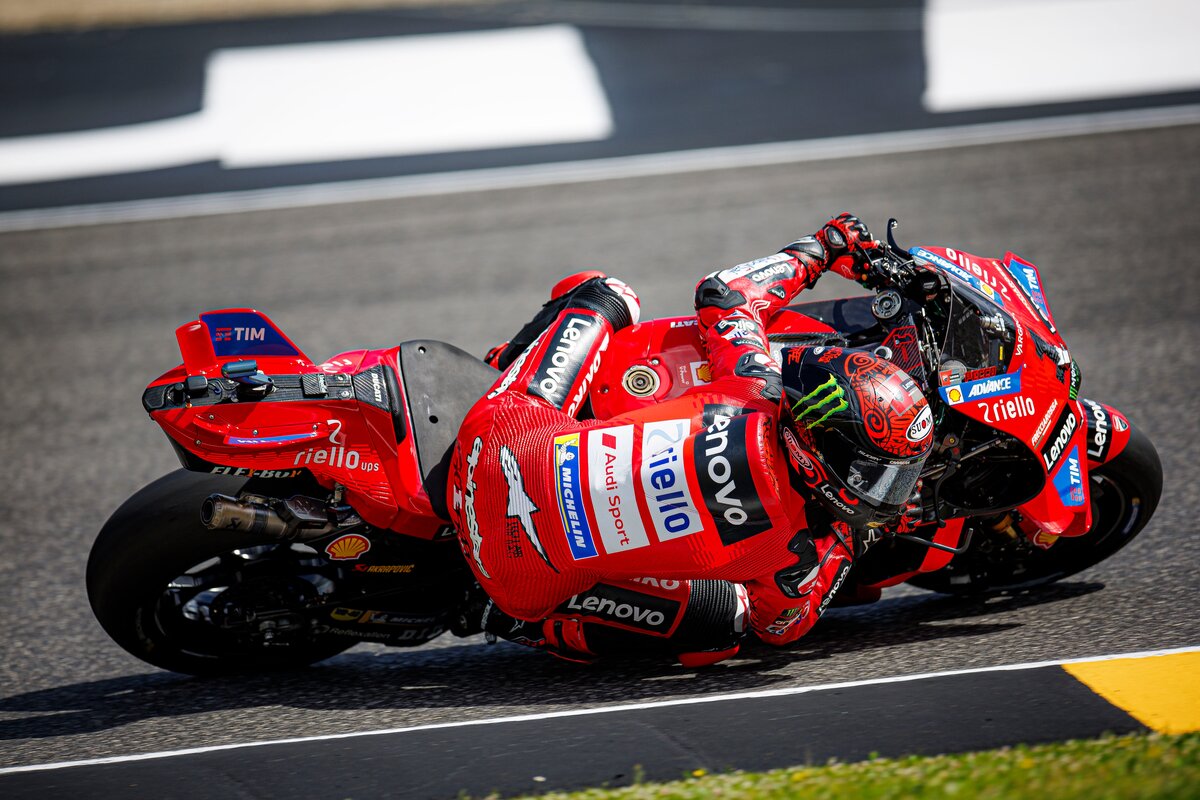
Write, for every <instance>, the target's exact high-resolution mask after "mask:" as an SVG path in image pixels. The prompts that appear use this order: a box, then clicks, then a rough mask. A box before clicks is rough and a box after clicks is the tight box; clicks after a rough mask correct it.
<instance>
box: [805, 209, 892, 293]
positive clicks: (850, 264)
mask: <svg viewBox="0 0 1200 800" xmlns="http://www.w3.org/2000/svg"><path fill="white" fill-rule="evenodd" d="M817 239H818V241H820V242H821V244H822V246H824V248H825V263H826V265H827V266H828V268H829V269H831V270H833V271H834V272H836V273H837V274H839V275H841V276H842V277H843V278H849V279H850V280H852V281H862V280H865V279H866V278H867V277H868V274H869V270H870V262H869V261H868V260H867V253H868V251H870V250H874V249H875V248H877V247H879V246H880V245H879V242H878V241H876V240H875V239H874V238H873V237H872V236H871V233H870V231H868V230H867V226H866V225H865V224H863V222H862V220H860V219H859V218H858V217H856V216H854V215H853V214H848V213H842V214H839V215H837V216H836V217H834V218H833V219H831V220H829V222H827V223H825V227H824V228H822V229H821V230H820V231H819V232H818V233H817Z"/></svg>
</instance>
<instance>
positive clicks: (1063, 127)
mask: <svg viewBox="0 0 1200 800" xmlns="http://www.w3.org/2000/svg"><path fill="white" fill-rule="evenodd" d="M1198 123H1200V104H1195V105H1183V106H1169V107H1164V108H1152V109H1137V110H1132V111H1108V112H1102V113H1096V114H1076V115H1072V116H1064V117H1047V118H1044V119H1034V120H1016V121H1013V122H992V123H983V124H978V125H961V126H957V127H944V128H930V129H926V130H915V131H899V132H894V133H873V134H864V135H860V136H837V137H832V138H828V139H809V140H803V141H793V142H777V143H771V144H757V145H742V146H736V147H713V148H708V149H704V150H683V151H678V152H674V153H655V154H650V155H638V156H622V157H619V158H599V159H592V160H587V161H567V162H560V163H556V164H535V165H531V166H520V167H497V168H493V169H477V170H466V171H462V172H443V173H438V174H433V175H410V176H404V177H398V178H372V179H369V180H358V181H343V182H338V183H320V184H309V185H305V186H285V187H278V188H272V189H257V190H252V191H241V192H222V193H216V194H198V195H190V196H186V197H168V198H158V199H151V200H133V201H129V202H122V203H103V204H98V205H84V206H66V207H63V208H46V209H30V210H25V211H8V212H0V233H3V232H8V231H28V230H40V229H46V228H67V227H74V226H78V225H101V224H106V223H121V222H145V221H151V220H166V219H179V218H183V217H200V216H211V215H218V214H237V213H243V212H247V211H268V210H272V211H273V210H279V209H288V208H309V207H313V206H325V205H337V204H342V203H362V202H368V201H375V200H398V199H402V198H411V197H429V196H433V195H446V194H458V193H461V192H483V191H494V190H498V189H517V188H529V187H537V186H555V185H561V184H570V183H583V182H587V181H605V180H617V179H621V178H642V177H649V176H656V175H675V174H680V173H689V172H704V171H707V170H720V169H739V168H743V167H759V166H771V165H777V164H797V163H802V162H807V161H826V160H830V159H839V158H864V157H868V156H882V155H895V154H897V153H916V152H922V151H927V150H942V149H947V148H954V147H971V146H975V145H986V144H1000V143H1004V142H1025V141H1033V140H1037V139H1054V138H1059V137H1064V136H1085V135H1091V134H1099V133H1118V132H1122V131H1132V130H1141V129H1146V128H1165V127H1172V126H1176V125H1194V124H1198Z"/></svg>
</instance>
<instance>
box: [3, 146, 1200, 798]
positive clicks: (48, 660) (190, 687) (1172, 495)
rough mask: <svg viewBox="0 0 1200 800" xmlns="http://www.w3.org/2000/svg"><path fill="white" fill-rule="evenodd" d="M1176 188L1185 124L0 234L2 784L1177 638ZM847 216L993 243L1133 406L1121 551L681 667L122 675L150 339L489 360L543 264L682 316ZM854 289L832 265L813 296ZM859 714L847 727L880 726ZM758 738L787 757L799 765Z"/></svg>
mask: <svg viewBox="0 0 1200 800" xmlns="http://www.w3.org/2000/svg"><path fill="white" fill-rule="evenodd" d="M1198 186H1200V127H1176V128H1166V129H1159V130H1152V131H1141V132H1132V133H1123V134H1107V135H1097V136H1088V137H1077V138H1069V139H1055V140H1045V141H1038V142H1029V143H1010V144H1003V145H991V146H979V147H969V148H962V149H956V150H948V151H941V152H926V153H920V154H910V155H905V156H900V157H876V158H863V159H859V160H857V161H854V162H827V163H807V164H802V165H795V166H792V167H787V166H782V167H781V166H775V167H770V168H754V169H741V170H725V171H716V172H709V173H696V174H686V175H674V176H667V177H659V178H642V179H632V180H620V181H607V182H598V183H593V184H577V185H564V186H555V187H548V188H529V189H516V190H508V191H494V192H481V193H477V194H465V195H449V196H441V197H432V198H420V199H410V200H397V201H387V202H375V203H363V204H356V205H339V206H332V207H328V208H306V209H294V210H286V211H273V212H257V213H247V214H240V215H230V216H214V217H204V218H195V219H179V220H169V221H161V222H143V223H131V224H123V225H101V226H91V227H83V228H69V229H57V230H50V231H41V232H38V231H32V232H22V233H11V234H5V235H2V236H0V282H2V284H3V287H4V290H3V292H0V334H2V335H0V353H2V354H3V364H4V367H5V371H6V373H7V376H8V379H7V382H6V388H5V392H4V407H5V411H6V414H5V421H4V424H3V426H2V427H0V454H2V458H0V485H2V486H4V487H5V491H4V492H3V494H2V495H0V520H3V522H0V544H2V545H3V549H4V556H5V557H4V558H3V559H2V560H0V581H2V583H3V586H4V587H5V588H4V591H3V592H0V620H3V626H2V632H0V637H2V638H0V652H3V654H4V655H3V658H2V661H0V766H14V765H23V764H36V763H45V762H53V761H64V760H76V759H84V758H94V757H104V756H116V755H123V754H133V753H146V752H152V751H162V750H170V749H176V748H186V747H198V746H209V745H220V744H232V743H239V742H249V741H261V740H269V739H279V738H285V737H296V736H313V735H326V734H336V733H348V732H355V731H364V730H373V729H382V728H396V727H404V726H413V725H424V724H432V723H441V722H458V721H464V720H477V719H485V718H492V717H498V716H508V715H515V714H540V713H547V712H555V711H562V710H569V709H580V708H587V707H593V706H603V705H610V704H613V703H618V702H620V703H628V702H652V701H655V700H659V699H677V698H687V697H696V696H703V695H708V694H714V693H726V692H739V691H756V690H770V689H777V688H786V687H794V686H806V685H813V684H821V683H831V682H841V681H860V680H868V679H872V678H881V677H888V676H897V675H912V674H918V673H926V672H931V671H941V670H953V669H963V668H971V667H982V666H989V665H996V664H1014V663H1026V662H1035V661H1042V660H1057V659H1062V658H1082V657H1089V656H1098V655H1104V654H1107V653H1123V652H1130V651H1136V650H1157V649H1161V648H1170V647H1185V646H1191V645H1195V644H1197V643H1200V615H1197V614H1196V613H1195V603H1196V596H1197V591H1196V590H1197V588H1198V586H1200V577H1197V573H1196V570H1195V565H1196V564H1197V563H1200V540H1198V539H1197V537H1196V534H1195V512H1196V510H1197V508H1200V502H1198V499H1200V491H1198V489H1197V480H1198V479H1200V478H1198V476H1197V470H1196V467H1195V465H1194V464H1195V459H1194V455H1193V449H1192V448H1193V447H1194V443H1195V442H1196V441H1198V436H1197V434H1198V433H1200V415H1198V414H1197V411H1198V408H1197V400H1196V398H1197V396H1198V393H1200V377H1198V376H1200V354H1198V350H1197V348H1196V346H1195V342H1196V341H1198V340H1200V313H1197V312H1198V311H1200V308H1198V306H1200V272H1198V271H1197V270H1196V268H1195V267H1196V256H1195V244H1194V243H1195V241H1196V240H1197V238H1200V219H1198V218H1197V217H1196V215H1195V213H1194V209H1195V203H1196V198H1197V187H1198ZM844 209H852V210H854V211H855V212H857V213H859V214H860V215H862V216H863V217H864V218H865V219H866V220H867V221H868V222H869V223H871V224H872V225H874V226H875V228H876V229H877V230H878V231H879V232H882V228H883V223H884V221H885V220H886V219H887V217H888V216H896V217H898V218H899V219H900V220H901V222H902V227H901V229H900V231H899V237H900V239H901V241H902V242H910V243H913V244H916V243H923V244H943V245H948V246H954V247H957V248H959V249H962V250H965V251H968V252H971V253H975V254H979V255H999V254H1002V253H1003V252H1004V251H1005V250H1006V249H1013V250H1014V251H1016V252H1018V253H1020V254H1021V255H1022V256H1024V257H1025V258H1027V259H1030V260H1032V261H1033V262H1034V263H1037V264H1038V265H1039V266H1041V268H1042V270H1043V276H1044V283H1045V287H1046V290H1047V293H1048V297H1049V300H1050V303H1051V307H1052V308H1053V309H1054V313H1055V317H1056V321H1057V322H1058V323H1059V327H1060V329H1061V330H1062V331H1063V332H1064V335H1065V337H1066V340H1067V343H1068V345H1070V347H1071V350H1072V353H1073V355H1075V356H1076V358H1077V359H1078V360H1079V362H1080V364H1081V365H1082V367H1083V371H1084V383H1083V394H1084V395H1085V396H1088V397H1092V398H1096V399H1102V400H1104V401H1106V402H1110V403H1112V404H1114V405H1116V406H1117V407H1119V408H1121V409H1122V410H1123V411H1125V412H1126V413H1127V414H1128V415H1129V417H1130V419H1131V420H1132V421H1133V423H1134V424H1135V425H1139V426H1142V427H1143V428H1144V429H1145V430H1146V431H1147V432H1148V433H1149V435H1150V436H1151V437H1152V438H1153V439H1154V441H1155V442H1156V443H1157V444H1158V447H1159V450H1160V453H1161V455H1162V460H1163V466H1164V471H1165V475H1166V483H1165V489H1164V495H1163V499H1162V503H1161V505H1160V507H1159V510H1158V512H1157V514H1156V516H1155V518H1154V520H1153V522H1152V523H1151V524H1150V526H1149V527H1148V528H1147V530H1146V531H1145V532H1144V533H1143V534H1142V536H1141V537H1140V538H1139V539H1138V540H1137V541H1135V542H1134V543H1133V544H1132V545H1131V546H1130V547H1129V548H1127V549H1126V550H1125V551H1123V552H1121V553H1120V554H1118V555H1117V556H1116V557H1114V558H1113V559H1111V560H1110V561H1109V562H1106V563H1104V564H1101V565H1099V566H1098V567H1096V568H1094V569H1092V570H1089V571H1087V572H1085V573H1082V574H1081V575H1079V576H1077V577H1075V578H1072V579H1070V580H1068V581H1066V582H1064V583H1062V584H1060V585H1058V586H1057V587H1054V588H1051V589H1049V590H1045V591H1041V592H1038V593H1035V594H1029V595H1023V596H1015V597H1002V598H994V599H990V600H987V601H960V600H953V599H947V598H942V597H939V596H936V595H933V594H928V593H924V592H919V591H916V590H909V589H902V590H898V591H895V592H892V593H889V594H887V595H885V597H884V599H883V600H882V601H881V602H879V603H878V604H876V605H873V606H868V607H861V608H854V609H837V610H834V611H832V612H830V613H829V615H828V616H827V617H826V618H825V619H824V620H823V621H822V623H821V624H820V625H819V626H818V627H817V628H816V629H815V630H814V632H813V633H812V634H811V635H810V636H808V637H806V638H805V639H804V640H803V641H802V642H801V643H799V644H798V645H797V646H795V647H793V648H790V649H786V650H770V649H767V648H765V647H750V648H747V650H746V651H745V652H744V653H743V655H742V656H740V657H739V658H737V659H736V660H733V661H730V662H726V663H724V664H722V665H718V666H717V667H714V668H710V669H705V670H700V671H688V670H685V669H682V668H679V667H663V666H653V665H645V664H638V665H626V666H620V665H614V666H596V667H590V668H580V667H575V666H571V665H567V664H563V663H560V662H557V661H555V660H554V659H552V658H549V657H547V656H544V655H543V654H540V653H536V652H531V651H527V650H525V649H523V648H520V647H518V646H515V645H508V644H500V645H496V646H493V647H487V646H485V645H484V644H483V643H482V642H481V641H480V640H478V639H470V640H456V639H453V638H450V637H446V638H443V639H441V640H439V641H436V642H434V643H432V644H431V645H427V646H425V647H423V648H420V649H417V650H412V651H404V650H387V649H384V648H380V647H376V646H367V645H363V646H359V647H357V648H355V649H353V650H351V651H349V652H348V653H346V654H344V655H342V656H339V657H337V658H334V659H332V660H330V661H328V662H326V663H325V664H323V665H321V666H318V667H316V668H313V669H310V670H307V671H304V672H299V673H295V674H289V675H285V676H271V677H262V678H231V679H220V680H197V679H192V678H186V677H181V676H177V675H172V674H168V673H164V672H161V671H156V670H153V669H151V668H149V667H148V666H146V665H144V664H142V663H141V662H138V661H136V660H135V659H133V658H132V657H129V656H127V655H125V654H124V652H123V651H121V650H120V649H119V648H117V647H116V646H115V645H114V644H112V643H111V642H110V641H109V640H108V639H107V638H106V637H105V635H104V634H103V633H102V631H101V630H100V629H99V627H98V625H97V624H96V623H95V621H94V620H93V618H92V616H91V612H90V610H89V608H88V605H87V600H86V597H85V595H84V589H83V586H84V580H83V578H84V565H85V562H86V558H87V550H88V547H89V545H90V543H91V540H92V538H93V537H94V536H95V533H96V531H97V530H98V529H99V527H100V525H101V524H102V523H103V520H104V518H105V517H106V516H107V514H109V513H110V512H111V511H112V510H113V509H115V508H116V507H117V505H118V504H119V503H120V502H121V501H122V500H123V499H124V498H125V497H127V496H128V495H130V494H131V493H132V492H134V491H135V490H136V489H137V488H139V487H140V486H142V485H144V484H145V483H147V482H149V481H150V480H152V479H154V478H155V477H157V476H159V475H161V474H163V473H164V472H166V471H169V470H172V469H174V468H175V467H176V463H175V460H174V456H173V455H172V454H171V452H170V448H169V447H168V446H167V444H166V442H165V440H164V438H163V437H162V435H161V434H160V433H159V432H158V430H157V429H156V427H155V426H154V425H153V424H152V423H150V422H149V421H148V420H147V418H146V417H145V414H144V412H143V411H142V409H141V408H140V404H139V402H138V398H139V396H140V392H141V389H142V388H143V387H144V385H145V384H146V383H147V382H149V381H150V380H151V379H152V378H153V377H155V376H156V375H157V374H159V373H160V372H162V371H164V370H166V369H167V368H169V367H171V366H173V365H174V364H175V363H177V361H178V353H177V351H176V345H175V342H174V337H173V335H172V331H173V329H174V328H175V327H176V326H177V325H179V324H181V323H183V322H185V321H187V320H190V319H194V318H195V314H196V313H197V312H198V311H200V310H203V309H208V308H219V307H227V306H253V307H258V308H260V309H263V310H265V311H267V312H268V313H269V314H270V315H271V316H272V318H273V319H274V320H275V321H276V322H277V323H278V324H279V325H280V326H281V327H282V328H283V330H285V331H286V332H288V333H290V334H291V335H292V337H293V338H294V339H295V340H296V341H297V343H298V344H299V345H300V346H301V347H302V348H303V349H305V350H306V351H307V352H308V353H309V354H310V355H312V356H314V357H315V358H317V359H321V358H324V357H326V356H329V355H332V354H334V353H336V352H339V351H342V350H348V349H352V348H357V347H382V346H386V345H389V344H391V343H394V342H396V341H400V340H404V339H408V338H427V337H432V338H444V339H446V340H449V341H452V342H455V343H457V344H460V345H462V346H465V347H467V348H469V349H472V350H474V351H482V350H483V349H484V348H485V347H486V346H487V345H488V344H489V343H490V342H493V341H495V340H497V339H499V338H503V337H505V336H506V335H507V334H508V332H510V331H511V330H513V329H515V328H516V327H517V326H518V325H519V324H521V323H522V322H523V321H524V320H525V319H527V318H528V316H529V314H530V313H531V312H532V310H533V308H534V307H535V306H536V305H538V304H539V303H540V302H541V300H542V298H543V297H544V294H545V291H546V288H547V287H548V285H549V284H550V283H551V282H553V281H554V280H555V279H556V278H557V277H559V276H560V275H562V274H564V273H565V272H568V271H572V270H574V269H576V268H583V267H590V266H602V267H604V268H607V269H608V270H610V271H611V272H613V273H614V274H618V275H621V276H623V277H625V278H627V279H628V280H630V281H631V282H633V283H634V284H635V286H636V287H637V288H638V289H639V291H640V293H641V296H642V299H643V308H644V310H645V313H646V314H648V315H663V314H671V313H684V312H686V310H687V309H688V306H689V303H690V295H691V287H692V285H693V284H694V281H695V279H696V278H697V277H698V276H699V275H701V274H703V273H705V272H707V271H710V270H712V269H714V268H716V267H720V266H723V265H729V264H734V263H737V262H739V261H742V260H745V259H747V258H749V257H752V256H757V255H762V254H766V253H770V252H773V251H774V249H775V248H777V247H778V246H779V245H780V244H782V243H784V242H787V241H789V240H790V239H791V238H792V237H793V236H795V235H797V234H801V233H805V232H809V231H811V230H813V229H814V228H815V227H816V226H817V225H819V224H820V223H821V222H822V221H823V220H824V219H826V218H827V217H828V215H829V214H831V213H836V212H838V211H841V210H844ZM852 288H853V287H850V286H849V285H848V284H845V283H844V282H841V281H840V280H839V279H837V278H834V277H827V278H826V279H825V281H823V282H822V285H821V286H819V287H818V289H817V292H816V295H817V296H833V295H836V294H840V293H843V292H846V291H847V290H848V289H852ZM1029 680H1030V682H1031V683H1030V685H1029V689H1028V691H1026V690H1024V689H1023V688H1022V687H1023V684H1022V683H1021V682H1020V681H1016V682H1011V683H1006V684H1005V691H1008V692H1011V694H1012V702H1013V703H1014V704H1019V703H1039V702H1044V701H1043V700H1041V698H1044V693H1043V692H1041V691H1038V690H1037V687H1036V682H1037V680H1038V677H1037V675H1036V674H1034V673H1031V674H1030V675H1029ZM852 707H853V708H858V709H859V710H858V711H855V712H853V714H852V715H851V716H852V718H854V719H857V720H859V721H860V722H861V719H862V715H864V714H869V713H871V712H870V711H868V710H867V709H864V708H863V707H862V706H859V705H858V704H856V703H851V702H850V701H849V700H847V713H851V712H850V710H851V708H852ZM874 708H876V712H875V713H878V714H880V716H881V717H883V716H886V715H887V714H889V713H900V714H901V715H902V713H903V711H902V709H903V707H899V711H896V707H889V706H885V707H883V708H879V707H874ZM889 708H892V709H893V711H889V710H888V709H889ZM1115 727H1119V726H1115ZM771 733H772V731H770V730H764V731H761V734H762V735H763V736H764V737H770V735H771ZM971 733H972V732H971V731H968V730H964V731H962V732H961V738H960V739H959V741H961V742H962V743H963V746H964V747H969V746H970V744H969V742H970V741H971V736H970V734H971ZM552 735H553V732H552V731H551V730H550V729H547V730H546V737H547V738H549V737H551V736H552ZM813 735H814V736H816V737H820V735H821V732H819V731H816V732H814V734H813ZM535 744H536V737H535V740H534V741H533V742H531V745H530V746H535ZM772 747H773V748H775V750H776V751H777V752H780V753H781V756H780V757H781V758H783V759H785V761H786V760H787V759H788V758H789V757H793V756H794V761H795V762H803V761H805V760H806V758H807V755H808V753H806V751H805V749H804V748H803V746H802V745H801V744H799V743H797V744H796V746H795V747H793V748H791V749H789V748H787V747H780V746H779V743H778V742H775V743H774V744H772ZM916 749H919V745H916V744H914V750H916ZM235 752H240V753H242V754H243V756H242V757H243V758H245V759H249V760H253V759H255V758H256V755H255V753H254V751H253V750H246V751H235ZM486 753H487V741H486V740H483V741H480V742H479V743H478V744H477V745H476V746H475V747H474V748H472V749H470V750H468V751H465V752H463V753H462V757H461V763H462V769H464V770H469V769H470V768H471V767H472V765H476V766H478V765H479V764H481V763H486V762H485V761H481V759H482V758H483V757H484V756H486ZM327 757H329V758H331V759H333V760H335V761H336V760H338V759H343V760H344V759H353V758H354V757H355V751H354V750H353V748H349V749H338V750H333V751H327ZM167 763H169V762H160V768H168V769H169V767H164V766H163V765H165V764H167ZM362 766H363V769H370V763H364V764H363V765H362ZM716 766H717V767H720V766H723V765H722V764H717V765H716ZM263 768H264V769H270V764H267V763H264V766H263ZM131 782H135V781H133V780H132V779H131ZM528 788H529V789H531V790H532V789H536V788H541V787H539V786H537V785H535V784H532V783H531V784H530V785H529V787H528Z"/></svg>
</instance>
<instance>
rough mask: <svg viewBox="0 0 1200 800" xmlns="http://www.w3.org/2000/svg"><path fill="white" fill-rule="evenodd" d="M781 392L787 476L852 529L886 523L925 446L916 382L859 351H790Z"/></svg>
mask: <svg viewBox="0 0 1200 800" xmlns="http://www.w3.org/2000/svg"><path fill="white" fill-rule="evenodd" d="M783 386H784V394H783V413H782V415H781V419H782V422H783V424H782V425H781V426H780V431H781V434H780V435H781V436H782V437H783V443H784V448H785V450H786V451H787V454H788V462H789V464H790V465H791V467H792V470H793V473H794V475H795V476H796V477H798V478H799V479H800V480H801V481H802V482H803V483H804V485H806V486H807V487H808V488H809V489H810V490H811V492H812V494H813V495H814V496H815V498H816V499H817V500H818V501H819V502H820V503H821V504H822V505H823V506H824V507H825V508H827V509H828V510H829V511H830V513H832V514H834V515H835V516H836V517H838V518H839V519H842V520H844V521H845V522H847V523H849V524H850V525H852V526H854V527H865V526H866V525H868V524H869V523H872V522H875V523H887V522H889V521H892V520H894V519H895V517H896V515H898V514H899V513H900V512H901V510H902V509H903V508H904V506H905V504H906V503H907V502H908V500H909V499H910V498H911V497H912V494H913V490H914V488H915V487H916V484H917V479H918V478H919V477H920V476H921V468H922V466H924V464H925V458H926V457H927V456H928V455H929V450H930V448H931V447H932V446H933V414H932V412H931V410H930V408H929V403H928V402H927V401H926V400H925V395H923V394H922V393H921V389H920V388H919V387H918V386H917V384H916V381H914V380H913V379H912V378H910V377H909V376H908V374H907V373H905V372H904V371H903V370H902V369H900V368H899V367H897V366H896V365H895V364H892V363H891V362H890V361H884V360H883V359H881V358H877V357H876V356H874V355H872V354H871V353H869V352H867V351H866V350H857V349H852V348H842V347H793V348H787V349H785V350H784V356H783Z"/></svg>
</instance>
